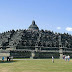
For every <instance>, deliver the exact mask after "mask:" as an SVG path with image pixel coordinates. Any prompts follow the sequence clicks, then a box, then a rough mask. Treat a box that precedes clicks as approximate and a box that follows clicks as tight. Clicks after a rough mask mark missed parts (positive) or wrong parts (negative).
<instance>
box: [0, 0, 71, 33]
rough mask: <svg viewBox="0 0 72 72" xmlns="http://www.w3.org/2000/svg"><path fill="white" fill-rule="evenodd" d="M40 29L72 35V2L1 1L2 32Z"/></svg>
mask: <svg viewBox="0 0 72 72" xmlns="http://www.w3.org/2000/svg"><path fill="white" fill-rule="evenodd" d="M32 20H35V21H36V24H37V25H38V27H39V29H40V30H41V29H44V30H51V31H54V32H60V33H64V32H66V33H67V32H68V33H69V34H72V0H0V32H4V31H8V30H12V29H14V30H16V29H27V28H28V27H29V26H30V24H31V23H32Z"/></svg>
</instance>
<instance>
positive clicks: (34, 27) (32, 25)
mask: <svg viewBox="0 0 72 72" xmlns="http://www.w3.org/2000/svg"><path fill="white" fill-rule="evenodd" d="M28 30H32V31H39V28H38V26H37V25H36V24H35V21H34V20H33V21H32V24H31V25H30V26H29V28H28Z"/></svg>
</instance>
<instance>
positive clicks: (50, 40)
mask: <svg viewBox="0 0 72 72" xmlns="http://www.w3.org/2000/svg"><path fill="white" fill-rule="evenodd" d="M63 55H70V57H72V35H70V34H68V33H64V34H62V33H54V32H53V31H50V30H43V29H42V30H39V27H38V26H37V24H36V23H35V21H34V20H33V21H32V24H31V25H30V26H29V28H28V29H27V30H26V29H24V30H21V29H19V30H16V31H15V30H10V31H6V32H4V33H0V57H3V56H4V57H7V56H13V57H14V58H51V57H52V56H54V58H60V59H62V58H63Z"/></svg>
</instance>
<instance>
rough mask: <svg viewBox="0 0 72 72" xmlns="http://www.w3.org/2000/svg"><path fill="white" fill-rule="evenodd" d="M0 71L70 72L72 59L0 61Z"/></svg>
mask: <svg viewBox="0 0 72 72" xmlns="http://www.w3.org/2000/svg"><path fill="white" fill-rule="evenodd" d="M0 72H72V61H71V60H70V62H68V61H67V62H66V61H64V60H60V59H55V60H54V63H52V60H51V59H38V60H20V61H13V62H6V61H5V62H0Z"/></svg>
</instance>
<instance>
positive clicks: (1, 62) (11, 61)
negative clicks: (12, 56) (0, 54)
mask: <svg viewBox="0 0 72 72" xmlns="http://www.w3.org/2000/svg"><path fill="white" fill-rule="evenodd" d="M13 62H17V61H16V60H13V61H0V63H13Z"/></svg>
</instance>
